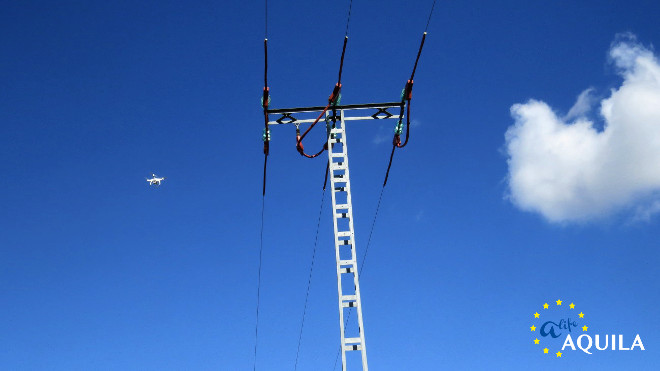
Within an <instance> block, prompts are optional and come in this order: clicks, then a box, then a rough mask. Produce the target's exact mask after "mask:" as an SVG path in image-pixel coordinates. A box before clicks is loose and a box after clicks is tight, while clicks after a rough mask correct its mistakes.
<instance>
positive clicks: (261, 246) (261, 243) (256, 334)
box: [252, 195, 266, 370]
mask: <svg viewBox="0 0 660 371" xmlns="http://www.w3.org/2000/svg"><path fill="white" fill-rule="evenodd" d="M265 202H266V196H263V195H262V196H261V232H260V233H259V273H258V275H257V316H256V321H255V324H254V365H253V368H252V369H253V370H256V369H257V344H258V340H259V297H260V293H261V255H262V252H263V249H264V205H265Z"/></svg>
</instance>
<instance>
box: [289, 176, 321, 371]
mask: <svg viewBox="0 0 660 371" xmlns="http://www.w3.org/2000/svg"><path fill="white" fill-rule="evenodd" d="M324 200H325V187H324V188H323V193H322V195H321V207H320V208H319V218H318V221H317V222H316V236H315V237H314V250H313V252H312V263H311V265H310V267H309V277H308V278H307V293H306V294H305V306H304V309H303V314H302V320H301V322H300V334H299V335H298V349H297V350H296V363H295V366H294V367H293V369H294V370H297V369H298V355H299V354H300V344H301V342H302V334H303V328H304V327H305V314H306V313H307V299H308V298H309V288H310V287H311V285H312V273H313V272H314V261H315V260H316V246H317V245H318V242H319V227H320V226H321V214H322V213H323V201H324Z"/></svg>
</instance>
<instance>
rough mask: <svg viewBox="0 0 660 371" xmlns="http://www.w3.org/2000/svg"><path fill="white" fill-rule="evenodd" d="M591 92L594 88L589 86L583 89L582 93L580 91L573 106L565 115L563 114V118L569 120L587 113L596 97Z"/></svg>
mask: <svg viewBox="0 0 660 371" xmlns="http://www.w3.org/2000/svg"><path fill="white" fill-rule="evenodd" d="M593 92H594V88H589V89H587V90H585V91H583V92H582V93H580V95H578V97H577V100H576V101H575V104H574V105H573V107H571V109H570V110H568V113H567V114H566V116H564V120H565V121H569V120H572V119H574V118H577V117H582V116H584V115H586V114H587V113H589V111H591V106H592V105H593V103H594V100H595V99H596V98H595V97H594V95H593Z"/></svg>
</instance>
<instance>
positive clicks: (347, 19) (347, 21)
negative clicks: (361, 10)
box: [344, 0, 353, 36]
mask: <svg viewBox="0 0 660 371" xmlns="http://www.w3.org/2000/svg"><path fill="white" fill-rule="evenodd" d="M352 8H353V0H351V2H350V3H349V4H348V17H346V33H345V34H344V36H348V24H349V23H350V22H351V9H352Z"/></svg>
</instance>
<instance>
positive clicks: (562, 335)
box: [529, 300, 644, 358]
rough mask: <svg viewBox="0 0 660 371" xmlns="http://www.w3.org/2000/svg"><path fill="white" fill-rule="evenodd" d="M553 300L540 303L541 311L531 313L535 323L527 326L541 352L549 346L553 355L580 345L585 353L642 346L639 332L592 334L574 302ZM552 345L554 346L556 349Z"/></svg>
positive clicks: (560, 354)
mask: <svg viewBox="0 0 660 371" xmlns="http://www.w3.org/2000/svg"><path fill="white" fill-rule="evenodd" d="M555 303H556V305H550V304H548V303H545V304H543V309H541V313H539V312H538V311H537V312H535V313H534V323H533V324H532V326H530V327H529V328H530V330H531V332H532V333H533V337H534V340H533V342H534V345H535V346H539V348H540V350H542V352H543V353H542V354H549V353H550V352H551V350H550V348H553V350H552V353H554V354H555V355H556V356H557V357H556V358H561V357H562V355H564V354H565V353H564V351H565V350H577V349H580V350H581V351H583V352H584V353H586V354H593V351H594V350H599V351H600V350H614V351H620V350H644V344H643V343H642V338H641V337H640V335H639V334H635V336H634V338H633V337H631V336H630V335H628V336H624V335H623V334H618V335H617V334H595V335H593V336H592V334H591V332H593V330H591V331H590V330H589V326H588V325H587V318H585V317H586V315H585V314H584V313H583V312H582V311H580V313H577V309H575V304H574V303H571V304H569V305H568V306H566V305H562V304H563V302H562V301H561V300H557V301H555ZM537 330H538V331H537ZM539 338H540V339H539ZM631 338H633V340H632V343H631V342H630V339H631ZM562 340H563V341H562ZM628 345H629V347H628ZM541 347H542V348H541ZM554 349H557V352H556V353H555V352H554Z"/></svg>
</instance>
